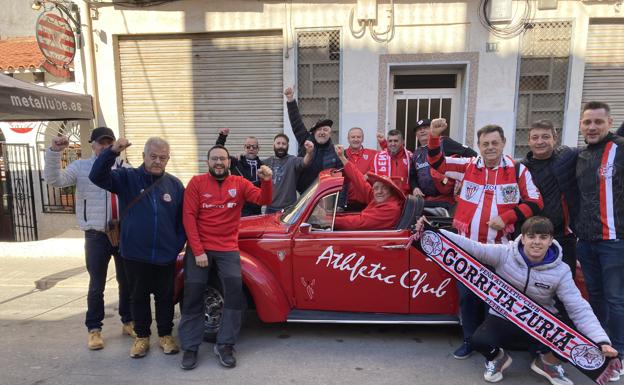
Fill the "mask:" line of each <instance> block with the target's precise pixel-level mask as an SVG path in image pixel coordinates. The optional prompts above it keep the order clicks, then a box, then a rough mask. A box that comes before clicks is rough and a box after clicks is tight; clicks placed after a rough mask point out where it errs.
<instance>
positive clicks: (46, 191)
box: [37, 122, 82, 214]
mask: <svg viewBox="0 0 624 385" xmlns="http://www.w3.org/2000/svg"><path fill="white" fill-rule="evenodd" d="M53 136H66V137H67V138H68V139H69V146H68V147H67V148H66V149H65V150H64V151H63V153H62V154H61V169H64V168H66V167H67V166H68V165H69V164H70V163H71V162H73V161H74V160H77V159H80V158H81V157H82V150H81V147H80V125H79V124H78V123H76V122H48V124H47V125H42V126H41V128H40V131H39V137H38V140H37V148H38V150H39V157H38V160H39V162H40V164H41V165H43V163H44V153H45V151H46V148H48V147H49V146H50V141H51V139H52V137H53ZM42 170H43V167H41V166H40V167H39V185H40V191H41V203H42V208H43V212H44V213H68V214H70V213H75V212H76V196H75V195H76V186H67V187H61V188H58V187H53V186H50V185H48V184H47V183H45V180H44V178H43V174H42V173H43V171H42Z"/></svg>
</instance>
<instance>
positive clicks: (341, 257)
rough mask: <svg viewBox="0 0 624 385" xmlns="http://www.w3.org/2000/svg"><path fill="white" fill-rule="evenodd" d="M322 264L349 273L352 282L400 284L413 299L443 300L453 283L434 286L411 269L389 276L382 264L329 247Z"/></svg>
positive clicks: (448, 281)
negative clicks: (433, 298)
mask: <svg viewBox="0 0 624 385" xmlns="http://www.w3.org/2000/svg"><path fill="white" fill-rule="evenodd" d="M322 263H324V264H325V266H326V267H328V268H330V269H334V270H339V271H348V272H349V281H351V282H355V281H356V280H357V279H358V278H363V279H372V280H377V281H381V282H383V283H385V284H388V285H395V284H399V285H401V286H402V287H404V288H406V289H411V290H412V294H411V295H412V298H416V297H418V296H419V295H420V294H423V293H424V294H431V295H433V296H435V297H437V298H442V297H444V295H445V294H446V287H447V286H448V284H449V283H450V282H451V278H446V279H444V280H442V282H440V283H439V284H438V285H437V286H432V285H431V283H430V282H427V280H428V275H427V273H423V272H421V271H420V270H419V269H409V270H407V271H405V272H404V273H403V274H402V275H401V276H400V277H398V275H397V274H388V273H385V270H386V266H384V265H382V264H381V263H380V262H374V263H368V262H367V261H366V256H364V255H360V256H358V254H357V253H349V254H347V253H336V252H334V247H333V246H328V247H327V248H326V249H325V251H323V253H322V254H321V255H319V256H318V258H317V259H316V264H317V265H320V264H322Z"/></svg>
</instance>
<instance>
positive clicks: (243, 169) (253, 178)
mask: <svg viewBox="0 0 624 385" xmlns="http://www.w3.org/2000/svg"><path fill="white" fill-rule="evenodd" d="M229 134H230V129H229V128H221V129H219V137H218V138H217V142H216V143H215V144H220V145H222V146H225V141H226V140H227V136H228V135H229ZM259 150H260V145H259V144H258V138H256V137H255V136H248V137H247V138H246V139H245V144H243V153H242V154H241V156H240V157H238V158H236V157H234V156H230V172H231V173H232V175H240V176H242V177H243V178H245V179H247V180H248V181H250V182H251V183H253V185H254V186H256V187H260V178H258V169H260V166H262V161H260V158H258V151H259ZM261 209H262V207H261V206H258V205H257V204H255V203H251V202H247V203H245V205H244V206H243V211H241V216H243V217H247V216H250V215H260V214H261Z"/></svg>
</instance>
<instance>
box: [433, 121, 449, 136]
mask: <svg viewBox="0 0 624 385" xmlns="http://www.w3.org/2000/svg"><path fill="white" fill-rule="evenodd" d="M447 127H448V125H447V124H446V119H444V118H437V119H433V120H432V121H431V135H432V136H433V137H434V138H437V137H438V136H440V135H442V133H443V132H444V130H446V128H447Z"/></svg>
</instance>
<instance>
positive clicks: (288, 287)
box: [176, 170, 459, 340]
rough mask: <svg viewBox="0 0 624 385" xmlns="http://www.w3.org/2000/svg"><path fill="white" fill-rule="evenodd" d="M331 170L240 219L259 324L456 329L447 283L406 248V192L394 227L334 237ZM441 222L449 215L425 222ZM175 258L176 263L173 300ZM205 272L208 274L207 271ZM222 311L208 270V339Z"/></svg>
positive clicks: (337, 176) (409, 221) (416, 204)
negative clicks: (278, 208)
mask: <svg viewBox="0 0 624 385" xmlns="http://www.w3.org/2000/svg"><path fill="white" fill-rule="evenodd" d="M342 188H343V176H342V173H341V172H340V171H330V170H326V171H324V172H322V173H321V174H320V176H319V178H318V179H317V180H316V182H315V183H314V184H312V185H311V186H310V187H309V188H308V190H307V191H305V192H304V193H303V194H302V195H301V196H300V197H299V200H298V201H297V203H296V204H295V205H293V206H291V207H289V208H287V209H286V210H284V211H283V212H281V213H275V214H269V215H259V216H254V217H245V218H242V219H241V223H240V233H239V247H240V254H241V266H242V276H243V283H244V286H245V293H246V295H247V300H248V304H249V305H250V307H252V308H255V310H256V312H257V314H258V317H259V318H260V320H262V321H263V322H286V321H287V322H323V323H332V322H333V323H397V324H399V323H401V324H405V323H413V324H434V323H435V324H453V323H459V317H458V295H457V291H456V289H455V282H453V278H451V276H450V275H448V274H447V273H446V272H444V271H443V270H442V269H441V268H439V267H438V266H437V265H436V263H435V262H433V261H432V260H430V259H429V258H427V257H425V256H424V255H423V254H421V253H420V252H419V251H418V250H416V249H415V248H414V247H406V245H407V244H408V243H409V237H410V235H411V230H410V227H411V226H412V225H413V224H414V223H415V221H416V220H417V219H418V217H419V216H420V215H421V212H422V210H423V201H422V199H421V198H415V197H413V196H410V197H409V198H408V200H407V201H406V203H405V206H404V208H403V213H402V215H401V218H400V219H399V223H398V225H397V226H396V228H395V229H393V230H371V231H360V230H358V231H337V230H334V228H333V224H334V219H335V217H336V215H341V213H340V212H339V210H338V201H339V199H338V196H339V193H340V191H341V190H342ZM436 221H438V222H440V224H441V225H448V224H449V223H450V218H433V222H434V223H435V222H436ZM183 258H184V255H183V254H181V255H180V256H179V258H178V261H177V266H176V298H177V299H178V300H181V299H182V290H183V287H184V285H183V271H182V268H183V265H184V264H183ZM213 273H214V269H213ZM222 308H223V297H222V295H221V288H220V284H219V282H218V279H216V274H213V277H212V278H211V280H210V283H209V285H208V287H207V290H206V293H205V314H206V318H205V325H206V334H205V337H206V339H207V340H212V339H213V338H214V334H215V333H216V331H217V330H218V327H219V322H220V318H221V312H222Z"/></svg>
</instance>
